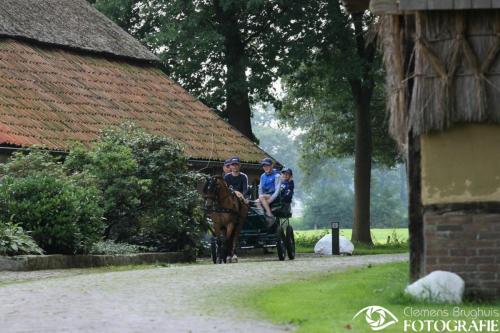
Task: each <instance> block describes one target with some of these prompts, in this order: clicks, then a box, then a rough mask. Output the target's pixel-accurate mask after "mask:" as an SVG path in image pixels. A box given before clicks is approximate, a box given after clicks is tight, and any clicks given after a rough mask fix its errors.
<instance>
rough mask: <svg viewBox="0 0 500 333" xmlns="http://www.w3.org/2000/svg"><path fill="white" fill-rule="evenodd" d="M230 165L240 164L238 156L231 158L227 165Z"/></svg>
mask: <svg viewBox="0 0 500 333" xmlns="http://www.w3.org/2000/svg"><path fill="white" fill-rule="evenodd" d="M231 164H241V163H240V158H239V157H238V156H233V157H231V158H230V159H229V165H231Z"/></svg>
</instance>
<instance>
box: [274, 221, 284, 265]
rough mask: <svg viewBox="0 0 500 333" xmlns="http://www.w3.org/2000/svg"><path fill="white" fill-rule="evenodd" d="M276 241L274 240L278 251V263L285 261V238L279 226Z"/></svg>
mask: <svg viewBox="0 0 500 333" xmlns="http://www.w3.org/2000/svg"><path fill="white" fill-rule="evenodd" d="M277 233H278V239H277V240H276V249H277V250H278V251H277V252H278V258H279V260H280V261H283V260H285V256H286V245H285V243H286V238H285V232H284V231H283V228H282V227H281V226H280V227H278V232H277Z"/></svg>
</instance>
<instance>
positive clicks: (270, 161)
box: [260, 157, 273, 165]
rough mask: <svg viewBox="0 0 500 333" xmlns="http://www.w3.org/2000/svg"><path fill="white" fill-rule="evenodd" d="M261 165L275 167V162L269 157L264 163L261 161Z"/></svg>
mask: <svg viewBox="0 0 500 333" xmlns="http://www.w3.org/2000/svg"><path fill="white" fill-rule="evenodd" d="M260 165H273V160H272V159H270V158H269V157H266V158H265V159H263V160H262V161H260Z"/></svg>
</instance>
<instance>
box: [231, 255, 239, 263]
mask: <svg viewBox="0 0 500 333" xmlns="http://www.w3.org/2000/svg"><path fill="white" fill-rule="evenodd" d="M231 262H234V263H237V262H238V257H237V256H236V254H235V255H234V256H233V257H232V258H231Z"/></svg>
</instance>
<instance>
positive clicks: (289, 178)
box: [281, 168, 295, 211]
mask: <svg viewBox="0 0 500 333" xmlns="http://www.w3.org/2000/svg"><path fill="white" fill-rule="evenodd" d="M294 187H295V185H294V183H293V171H292V169H290V168H283V169H282V170H281V200H282V202H283V204H284V205H285V206H287V207H286V209H283V210H284V211H290V206H291V204H292V198H293V190H294Z"/></svg>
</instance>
